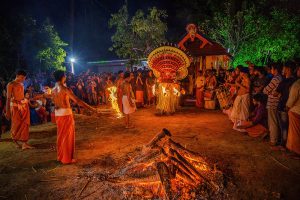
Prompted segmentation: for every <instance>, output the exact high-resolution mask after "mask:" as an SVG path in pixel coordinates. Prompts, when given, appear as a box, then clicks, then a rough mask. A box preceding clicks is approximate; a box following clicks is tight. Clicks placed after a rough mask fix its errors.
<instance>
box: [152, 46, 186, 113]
mask: <svg viewBox="0 0 300 200" xmlns="http://www.w3.org/2000/svg"><path fill="white" fill-rule="evenodd" d="M190 58H191V56H188V55H187V54H186V52H184V51H183V50H181V49H180V48H179V47H177V46H175V45H172V44H163V45H162V46H160V47H158V48H156V49H154V50H153V51H152V52H151V53H150V54H149V56H148V65H149V67H150V68H151V69H152V70H153V73H154V75H155V76H156V78H157V79H158V82H159V84H158V88H157V91H156V95H157V106H156V108H157V109H158V110H159V111H160V113H161V114H164V113H166V114H172V113H174V112H175V111H176V110H177V108H178V107H179V96H180V86H179V84H178V81H179V80H182V79H184V78H185V77H186V76H187V75H188V70H187V68H188V67H189V66H190Z"/></svg>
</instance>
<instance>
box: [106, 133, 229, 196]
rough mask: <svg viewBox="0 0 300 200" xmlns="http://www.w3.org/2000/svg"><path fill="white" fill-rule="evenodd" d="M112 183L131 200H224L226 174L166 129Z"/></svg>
mask: <svg viewBox="0 0 300 200" xmlns="http://www.w3.org/2000/svg"><path fill="white" fill-rule="evenodd" d="M111 180H114V183H115V184H116V185H118V187H121V188H122V191H123V195H124V197H125V198H129V199H168V200H171V199H222V194H223V190H224V176H223V173H222V172H221V171H219V170H217V169H215V168H212V167H210V166H209V164H208V163H207V162H205V160H204V159H203V158H202V157H201V156H200V155H198V154H197V153H195V152H192V151H190V150H188V149H186V148H184V147H183V146H182V145H180V144H179V143H176V142H175V141H174V140H173V139H172V138H171V133H170V132H169V131H168V130H167V129H163V130H162V131H161V132H160V133H158V134H157V135H156V136H155V137H154V138H153V139H152V140H151V142H150V143H149V144H147V145H145V146H144V147H143V148H141V150H140V152H139V153H138V155H137V156H135V157H133V158H131V159H130V161H128V163H127V164H125V165H124V167H122V168H121V169H118V170H117V171H116V172H115V173H113V174H112V176H111Z"/></svg>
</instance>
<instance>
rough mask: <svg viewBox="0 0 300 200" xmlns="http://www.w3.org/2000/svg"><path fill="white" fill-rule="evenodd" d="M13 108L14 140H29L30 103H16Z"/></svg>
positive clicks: (12, 135)
mask: <svg viewBox="0 0 300 200" xmlns="http://www.w3.org/2000/svg"><path fill="white" fill-rule="evenodd" d="M10 110H11V130H10V132H11V137H12V139H13V140H19V141H23V142H27V141H28V139H29V126H30V110H29V106H28V103H27V102H26V103H14V105H12V104H11V106H10Z"/></svg>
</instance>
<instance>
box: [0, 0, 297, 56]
mask: <svg viewBox="0 0 300 200" xmlns="http://www.w3.org/2000/svg"><path fill="white" fill-rule="evenodd" d="M127 2H128V9H129V13H130V14H131V15H134V13H135V12H136V10H137V9H143V10H145V11H146V10H147V8H149V7H152V6H156V7H158V8H159V9H163V10H166V11H167V14H168V18H167V19H166V22H167V24H168V33H167V39H168V40H169V41H170V42H176V43H177V42H178V41H179V40H180V38H181V37H182V36H183V35H184V34H185V26H186V24H187V23H190V22H199V21H201V20H204V19H207V18H210V17H211V16H212V13H213V11H215V10H222V6H221V5H222V4H223V2H224V1H220V0H184V1H182V0H148V1H146V0H128V1H127ZM230 2H231V3H232V4H233V5H234V6H233V10H238V9H239V8H240V7H241V6H242V3H241V2H242V1H239V0H230ZM256 2H260V1H257V0H256ZM267 2H268V4H269V5H270V6H271V5H272V6H273V5H277V6H282V5H284V6H286V7H289V8H290V10H298V9H299V1H298V0H289V1H284V0H270V1H267ZM124 3H125V1H123V0H73V5H74V6H73V8H74V27H73V28H72V25H71V24H72V23H71V21H72V20H71V19H72V18H71V16H72V15H71V13H72V12H71V10H72V9H71V8H72V0H4V1H3V0H2V1H1V3H0V12H1V13H0V15H2V16H4V17H7V16H10V17H11V16H14V15H20V14H22V15H26V16H31V17H33V18H34V19H36V20H37V21H39V22H43V21H44V20H45V19H46V18H47V17H49V18H50V20H51V22H52V23H53V24H54V25H55V28H56V30H57V31H58V33H59V35H60V37H61V38H62V40H63V41H65V42H67V43H68V44H69V46H68V49H67V52H68V53H69V54H70V51H71V49H70V47H71V46H72V45H71V33H72V30H73V34H74V40H73V41H74V42H73V52H74V55H75V56H76V57H77V58H80V59H81V60H85V61H91V60H108V59H117V56H116V55H115V54H114V53H113V52H110V51H109V50H108V48H109V47H110V46H111V45H112V44H111V39H110V38H111V36H112V34H113V33H114V30H113V29H109V27H108V21H109V18H110V16H111V14H112V13H116V12H117V11H118V10H119V9H120V8H121V6H122V5H124ZM267 7H268V6H266V9H268V8H267ZM233 12H234V11H233ZM0 25H1V24H0Z"/></svg>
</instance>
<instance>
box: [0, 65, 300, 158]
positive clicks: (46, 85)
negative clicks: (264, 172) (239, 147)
mask: <svg viewBox="0 0 300 200" xmlns="http://www.w3.org/2000/svg"><path fill="white" fill-rule="evenodd" d="M124 75H125V77H124ZM299 78H300V67H299V65H296V64H295V63H286V64H284V65H280V64H272V65H270V66H268V67H257V66H254V65H253V64H251V63H248V67H242V66H237V67H236V68H235V69H229V70H225V69H222V68H221V67H220V68H218V70H214V69H208V70H204V71H202V70H199V71H197V73H196V75H188V78H187V79H186V80H185V81H182V82H181V83H180V86H181V88H183V89H181V91H185V95H181V99H180V102H181V103H180V104H182V105H184V101H185V100H184V99H185V98H186V97H193V96H194V97H196V104H195V106H196V107H198V108H204V109H205V108H206V109H215V108H218V107H219V108H221V109H223V112H224V113H225V114H227V115H228V117H229V119H230V120H231V121H232V123H233V129H234V130H237V131H240V132H247V133H248V134H249V135H250V136H252V137H260V138H266V137H268V136H269V138H270V145H271V146H272V148H273V149H280V150H285V149H286V148H287V149H289V150H291V151H292V152H295V153H296V154H300V128H299V127H300V88H299V87H300V83H299V82H300V80H299ZM7 81H9V80H6V79H5V77H2V78H0V92H1V100H0V112H1V116H2V117H1V133H4V132H5V131H7V129H8V128H9V126H10V124H9V121H8V120H7V119H6V117H5V116H4V113H6V110H5V109H6V107H5V102H6V99H7V96H6V95H7V91H6V84H7ZM124 82H126V83H128V84H124ZM158 82H159V80H157V79H156V78H155V76H154V75H153V72H152V71H151V70H147V69H145V68H144V69H139V70H138V69H137V68H135V69H134V70H133V71H129V70H126V71H124V72H123V71H119V72H118V73H93V72H90V71H87V72H83V73H81V74H79V75H77V76H74V75H73V74H71V73H68V74H66V85H67V86H68V87H69V88H70V89H71V90H72V91H73V93H74V94H75V95H76V96H77V97H79V99H81V100H82V101H83V102H86V103H87V104H89V105H94V106H98V105H109V104H110V101H109V98H110V92H109V90H108V88H111V87H112V86H115V87H116V88H117V89H116V96H117V100H118V105H119V108H120V110H121V111H124V110H126V109H127V110H128V105H129V106H130V105H132V104H135V105H134V106H132V107H135V106H136V107H149V106H151V105H155V104H157V101H156V100H157V97H156V92H155V90H156V88H157V87H156V86H157V83H158ZM124 85H125V86H126V87H125V86H124ZM54 86H55V79H54V77H52V76H49V75H48V74H45V73H37V74H34V75H30V74H29V75H27V79H26V80H25V81H24V88H25V98H26V99H28V103H29V107H30V124H31V125H35V124H40V123H46V122H48V121H50V120H51V116H52V120H53V113H54V110H55V105H54V104H53V101H52V100H51V99H49V98H35V97H36V96H38V95H39V94H42V93H47V94H49V93H51V92H52V90H51V88H53V87H54ZM179 90H180V89H179ZM124 91H126V94H125V93H124ZM220 91H222V92H223V93H226V95H225V96H226V102H225V105H224V102H221V101H222V99H220V94H221V93H222V92H220ZM129 93H130V94H129ZM218 94H219V95H218ZM126 95H127V96H129V95H130V96H131V97H132V99H134V101H132V100H131V99H128V102H127V104H128V105H127V108H123V105H124V99H123V98H124V96H126ZM122 99H123V100H122ZM218 100H219V101H218ZM223 100H224V99H223ZM71 106H72V109H73V111H75V112H77V113H82V110H83V109H82V107H81V106H78V105H76V104H73V105H71ZM131 112H133V111H131V110H130V109H129V113H131ZM125 116H127V115H126V113H125ZM128 120H129V119H128ZM126 123H127V122H126ZM126 127H130V125H129V121H128V123H127V124H126Z"/></svg>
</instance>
